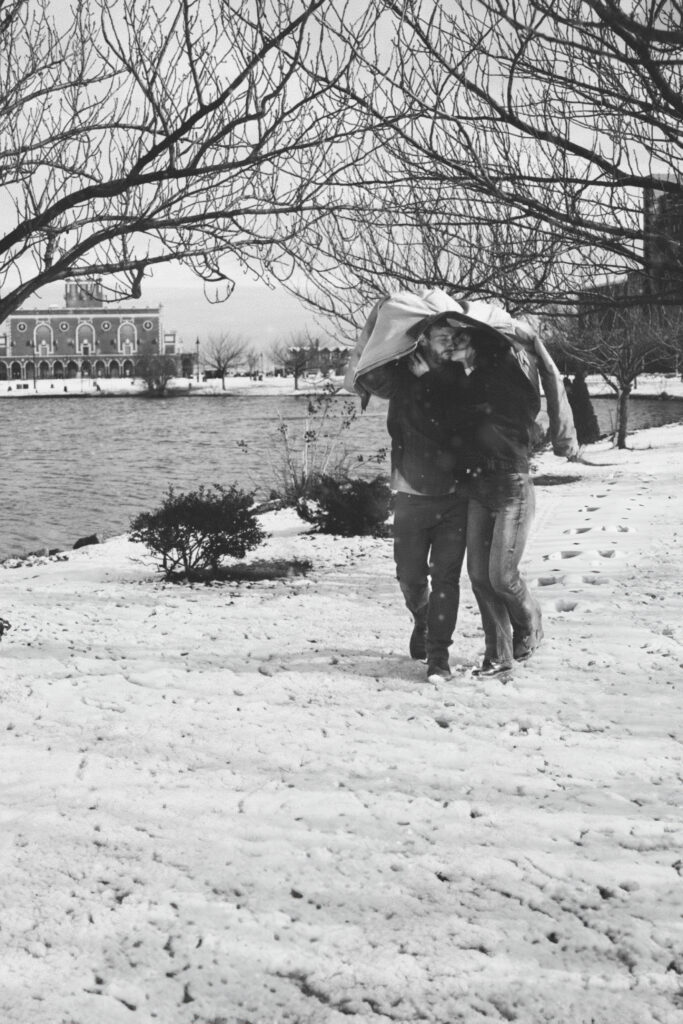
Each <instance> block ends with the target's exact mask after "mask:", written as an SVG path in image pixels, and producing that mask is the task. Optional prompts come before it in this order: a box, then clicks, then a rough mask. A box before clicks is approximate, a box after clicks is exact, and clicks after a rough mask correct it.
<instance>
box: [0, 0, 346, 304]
mask: <svg viewBox="0 0 683 1024" xmlns="http://www.w3.org/2000/svg"><path fill="white" fill-rule="evenodd" d="M346 8H347V5H346V4H345V3H344V2H343V0H286V2H283V0H259V2H258V3H254V2H253V0H77V2H74V5H73V10H72V13H71V15H70V16H69V17H67V18H66V20H64V19H60V21H59V23H57V22H56V21H55V19H54V17H53V16H52V14H51V11H50V4H49V2H48V0H15V2H13V3H3V4H2V10H0V67H1V68H2V72H1V74H0V134H1V136H2V139H3V145H2V148H1V150H0V209H2V213H3V227H2V234H1V235H0V321H1V320H2V319H4V318H5V317H6V316H7V315H8V314H9V313H10V312H12V311H13V310H15V309H16V308H17V307H18V306H19V305H21V304H22V303H23V302H24V301H25V300H26V299H27V298H28V297H29V296H30V295H31V294H32V293H33V292H35V291H36V290H37V289H39V288H40V287H42V286H44V285H46V284H49V283H51V282H54V281H58V280H61V279H63V278H65V277H76V278H81V279H83V278H90V277H92V276H98V277H102V278H104V281H105V285H106V286H107V288H108V295H109V297H111V298H120V297H123V296H133V297H138V296H139V295H140V292H141V289H142V287H143V282H144V278H145V274H146V273H147V272H148V271H149V270H150V269H151V268H153V267H154V266H156V265H159V264H163V263H166V262H168V261H171V260H178V261H181V262H182V263H184V264H186V265H187V266H189V267H190V268H191V269H192V270H193V271H194V272H195V273H196V274H197V275H198V276H199V277H200V278H201V279H202V280H203V281H204V282H205V285H206V290H207V295H208V297H210V298H211V299H212V300H218V299H220V298H222V297H225V295H227V294H229V292H230V289H231V287H232V278H231V276H230V275H231V272H233V273H234V268H235V266H236V265H237V263H239V264H240V265H241V267H242V269H248V270H251V271H253V272H254V273H256V274H262V275H268V274H269V273H270V271H271V269H272V268H273V267H274V266H275V265H278V263H279V261H281V260H283V259H284V260H285V261H286V263H287V267H288V268H289V270H291V257H290V256H289V255H288V253H287V243H288V240H290V239H291V238H293V237H296V236H297V234H298V233H299V232H301V231H302V230H303V228H304V227H305V225H306V223H307V222H308V220H309V218H313V219H315V218H317V217H318V216H320V213H321V211H327V210H328V209H329V208H330V204H331V201H332V196H331V192H330V188H331V186H332V185H333V184H334V183H335V181H336V180H337V179H341V177H342V176H343V173H344V167H345V163H346V160H347V159H349V158H350V157H349V154H350V153H351V152H352V149H353V147H352V146H351V145H350V144H349V141H348V140H349V138H350V136H352V135H353V134H354V132H355V131H356V130H360V122H358V119H357V118H356V119H354V116H353V114H352V112H351V111H350V108H349V103H350V102H351V101H350V99H349V98H347V97H350V93H349V91H348V81H349V78H350V77H352V74H353V72H352V67H353V62H354V60H355V56H354V49H353V47H352V45H351V43H350V42H348V43H344V42H343V41H342V39H341V34H340V25H341V23H342V21H344V22H345V24H346V25H347V27H350V26H351V25H352V24H356V25H357V26H358V30H359V32H362V25H363V22H364V19H365V18H366V15H365V14H364V13H363V11H362V10H361V11H360V13H359V14H358V15H357V17H356V18H355V19H354V17H352V16H351V14H350V13H349V11H348V10H347V9H346ZM351 35H352V36H355V35H356V33H355V32H353V31H352V32H351ZM347 115H348V116H347ZM287 267H285V268H284V269H281V270H280V272H281V273H283V274H284V275H285V276H286V274H287V273H288V272H289V270H288V269H287Z"/></svg>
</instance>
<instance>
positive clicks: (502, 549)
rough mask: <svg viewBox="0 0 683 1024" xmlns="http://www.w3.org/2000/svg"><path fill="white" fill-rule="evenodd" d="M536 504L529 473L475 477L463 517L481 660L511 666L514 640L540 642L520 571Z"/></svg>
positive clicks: (534, 607)
mask: <svg viewBox="0 0 683 1024" xmlns="http://www.w3.org/2000/svg"><path fill="white" fill-rule="evenodd" d="M535 507H536V501H535V496H534V485H533V483H532V482H531V478H530V477H529V474H528V473H495V474H491V475H487V474H484V475H482V476H479V477H474V478H473V479H472V481H471V485H470V504H469V510H468V516H467V570H468V573H469V576H470V580H471V582H472V590H473V591H474V596H475V597H476V599H477V604H478V605H479V611H480V612H481V620H482V624H483V627H484V636H485V640H486V657H487V658H490V659H491V660H493V661H499V662H502V663H504V664H506V665H507V664H509V665H511V664H512V661H513V635H514V639H515V640H516V639H520V638H521V637H524V636H531V637H537V638H539V637H540V634H541V609H540V607H539V605H538V602H537V601H536V600H535V599H534V597H533V596H532V595H531V593H530V591H529V588H528V586H527V585H526V582H525V580H524V578H523V577H522V575H521V573H520V571H519V563H520V560H521V558H522V555H523V554H524V548H525V546H526V542H527V538H528V536H529V531H530V529H531V524H532V522H533V518H534V511H535Z"/></svg>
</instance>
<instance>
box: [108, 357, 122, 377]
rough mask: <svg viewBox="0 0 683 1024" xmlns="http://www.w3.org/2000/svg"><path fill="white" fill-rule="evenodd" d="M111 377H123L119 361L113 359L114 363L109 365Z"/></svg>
mask: <svg viewBox="0 0 683 1024" xmlns="http://www.w3.org/2000/svg"><path fill="white" fill-rule="evenodd" d="M109 376H110V377H120V376H121V367H120V366H119V362H118V359H112V361H111V362H110V364H109Z"/></svg>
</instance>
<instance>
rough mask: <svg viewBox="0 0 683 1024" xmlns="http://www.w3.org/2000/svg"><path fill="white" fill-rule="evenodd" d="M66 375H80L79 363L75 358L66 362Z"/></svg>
mask: <svg viewBox="0 0 683 1024" xmlns="http://www.w3.org/2000/svg"><path fill="white" fill-rule="evenodd" d="M66 375H67V377H78V363H75V362H74V361H73V359H70V360H69V362H68V363H67V364H66Z"/></svg>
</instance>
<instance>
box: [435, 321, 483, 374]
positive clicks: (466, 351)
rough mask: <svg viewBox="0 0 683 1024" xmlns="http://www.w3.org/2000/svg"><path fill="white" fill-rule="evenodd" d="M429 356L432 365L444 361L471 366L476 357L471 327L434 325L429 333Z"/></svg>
mask: <svg viewBox="0 0 683 1024" xmlns="http://www.w3.org/2000/svg"><path fill="white" fill-rule="evenodd" d="M426 340H427V344H426V349H427V353H426V354H427V356H428V359H429V361H430V363H432V365H434V366H437V365H440V364H442V363H464V365H465V366H470V365H471V364H472V360H473V358H474V349H473V348H472V341H471V337H470V331H469V328H467V327H464V328H459V327H449V326H447V325H446V326H443V327H433V328H432V330H431V331H430V332H429V334H428V335H427V339H426Z"/></svg>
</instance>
